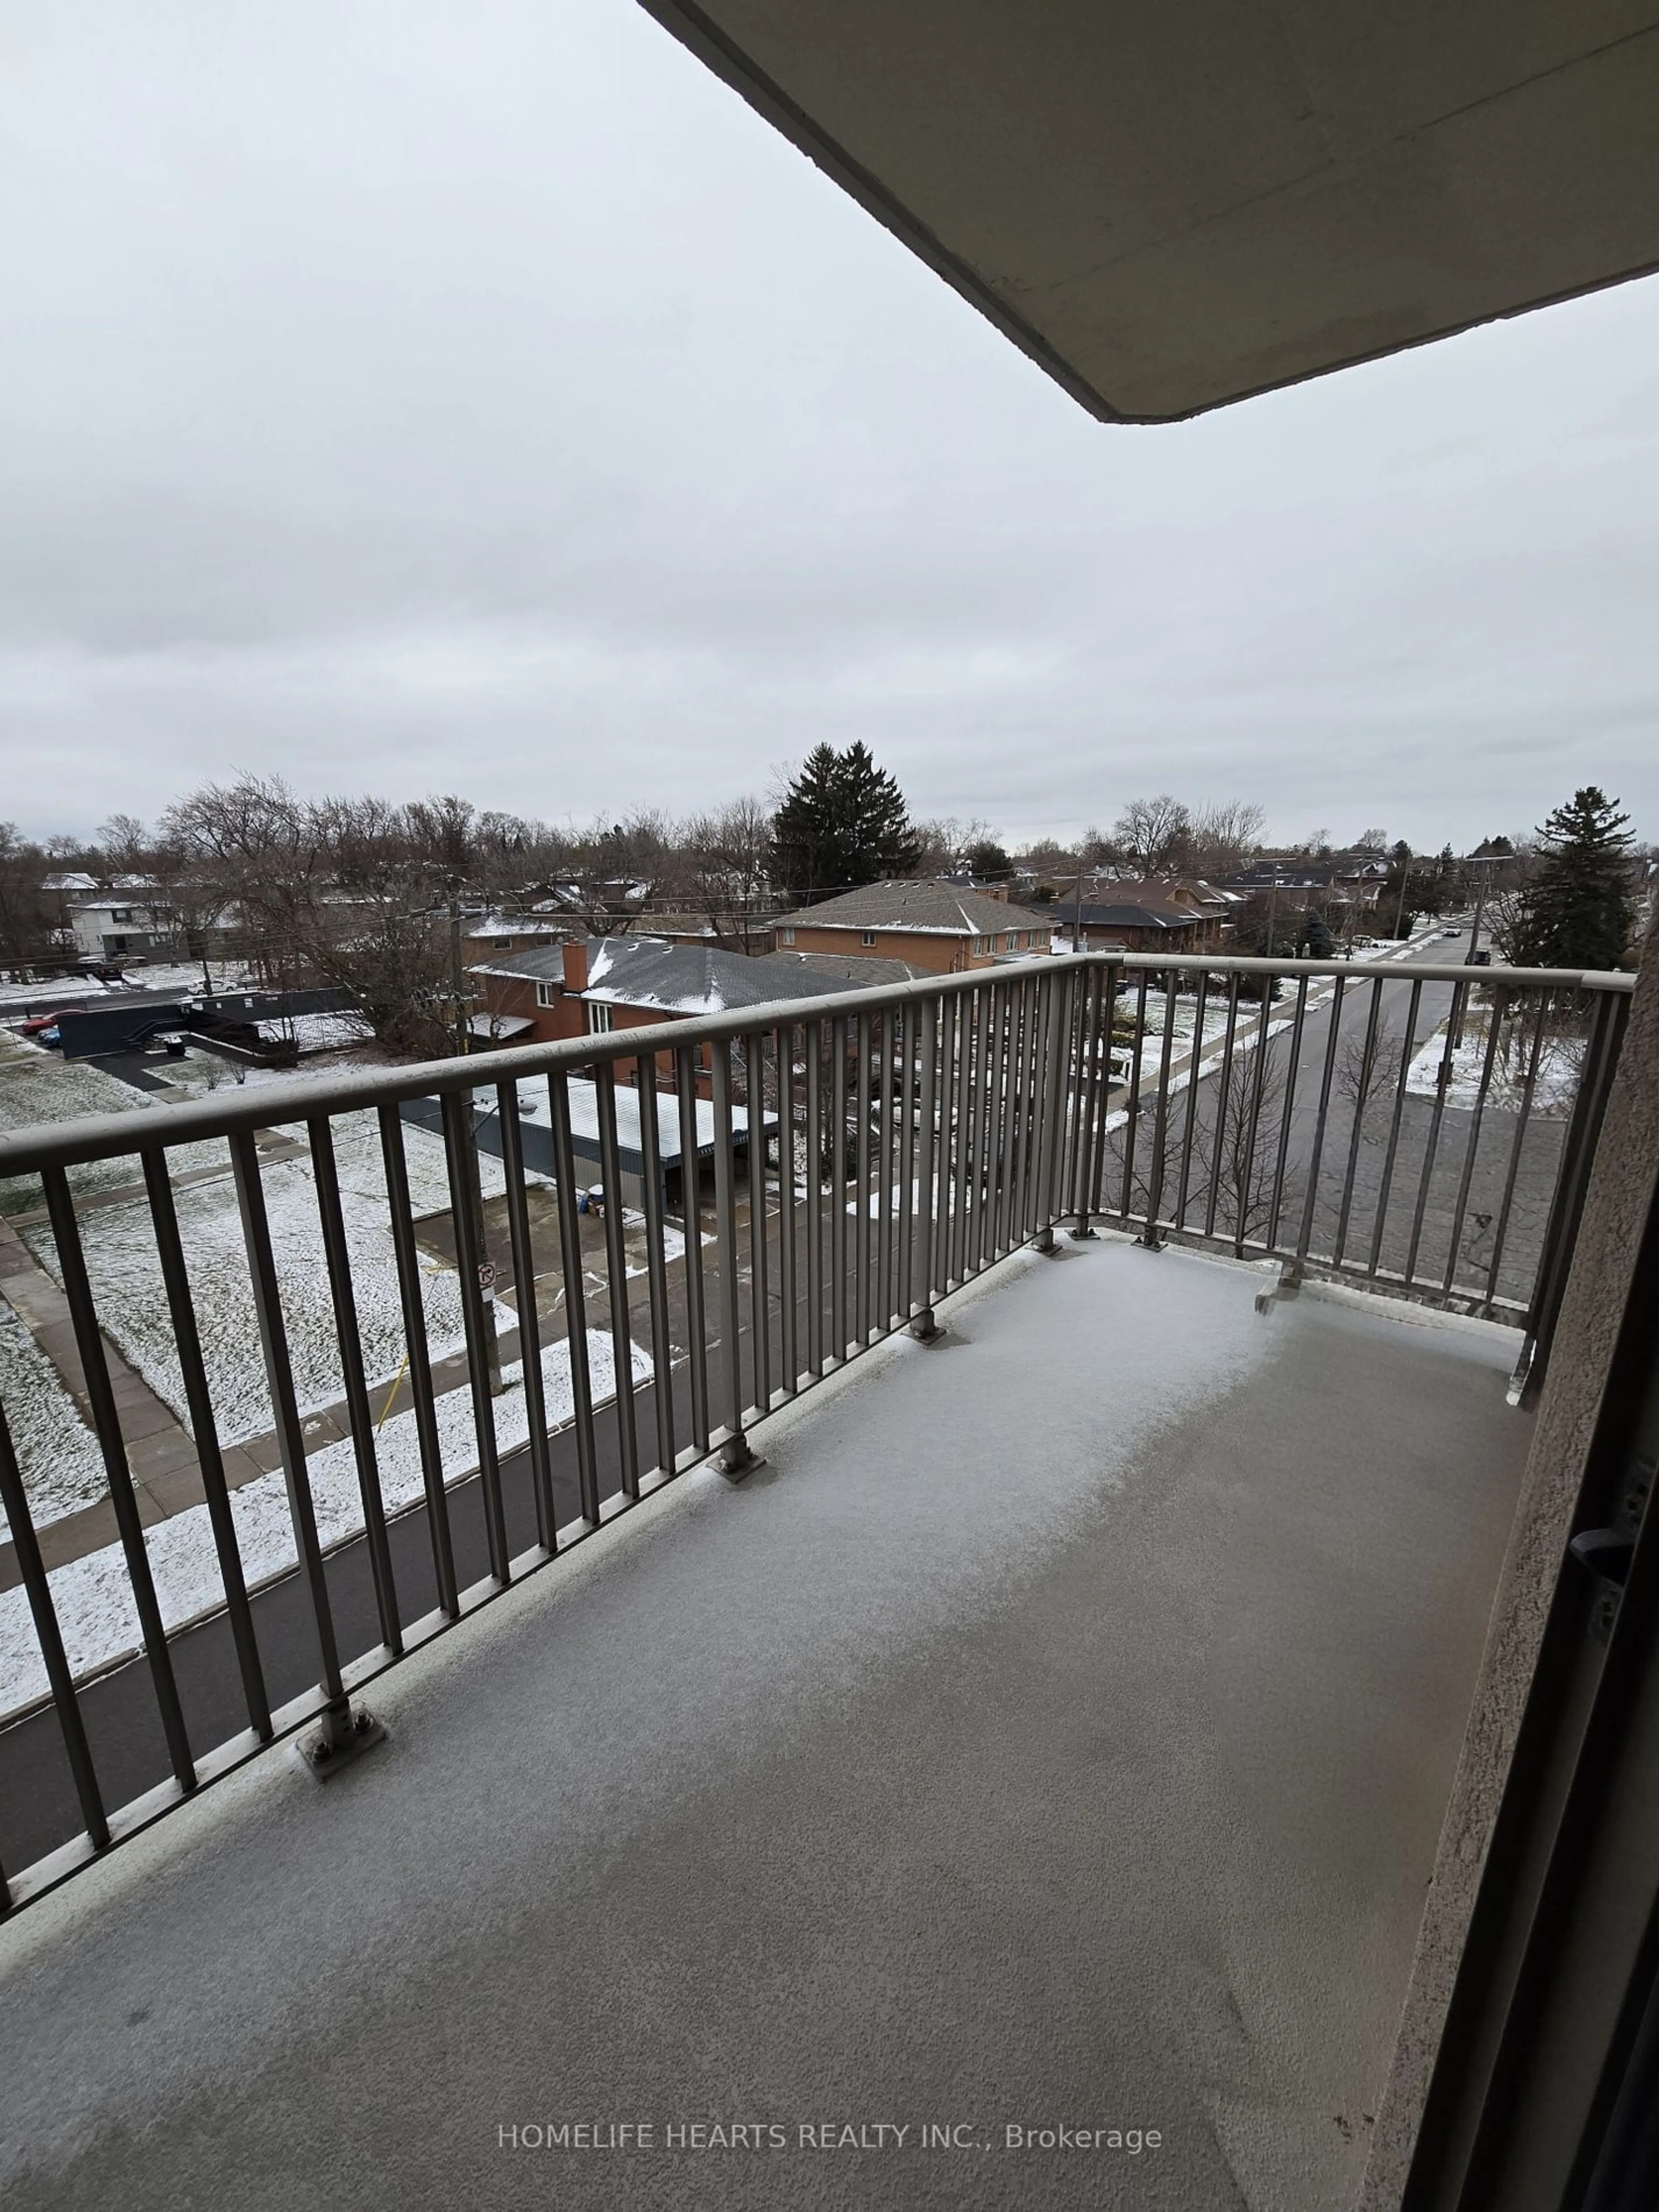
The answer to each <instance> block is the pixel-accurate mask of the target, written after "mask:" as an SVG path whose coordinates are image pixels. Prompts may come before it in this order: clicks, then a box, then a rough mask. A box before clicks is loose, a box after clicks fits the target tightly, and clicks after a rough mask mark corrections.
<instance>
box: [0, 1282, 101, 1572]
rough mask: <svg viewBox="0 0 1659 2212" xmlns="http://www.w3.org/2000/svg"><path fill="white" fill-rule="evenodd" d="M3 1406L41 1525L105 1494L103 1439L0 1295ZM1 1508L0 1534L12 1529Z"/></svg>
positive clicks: (36, 1520) (0, 1395) (0, 1392)
mask: <svg viewBox="0 0 1659 2212" xmlns="http://www.w3.org/2000/svg"><path fill="white" fill-rule="evenodd" d="M0 1405H3V1406H4V1407H5V1409H6V1426H7V1428H8V1429H9V1431H10V1432H11V1442H12V1449H13V1450H14V1451H15V1453H16V1454H17V1463H18V1466H19V1467H20V1468H21V1470H22V1474H23V1487H24V1489H25V1491H27V1493H28V1501H29V1510H30V1512H31V1514H32V1516H33V1521H34V1525H35V1527H36V1528H45V1527H46V1523H47V1522H49V1521H58V1520H61V1519H62V1518H63V1516H64V1514H65V1513H74V1512H76V1511H77V1510H79V1509H80V1508H81V1507H82V1505H90V1504H93V1503H94V1500H95V1499H97V1498H101V1497H102V1496H103V1494H104V1462H103V1460H102V1458H101V1456H100V1453H99V1449H98V1439H97V1438H96V1437H94V1435H93V1433H92V1431H91V1430H90V1429H89V1428H88V1426H87V1425H86V1423H85V1422H84V1421H83V1420H82V1419H81V1416H80V1414H79V1413H78V1412H77V1411H76V1405H75V1401H74V1399H73V1398H71V1397H70V1394H69V1392H68V1391H67V1390H66V1389H64V1386H63V1384H62V1383H61V1382H59V1380H58V1370H57V1369H56V1368H55V1367H54V1366H53V1365H52V1362H51V1360H49V1359H48V1358H47V1357H46V1353H45V1352H42V1351H41V1349H40V1346H39V1345H38V1344H37V1343H36V1342H35V1340H34V1339H33V1336H32V1335H31V1334H29V1331H28V1328H27V1325H26V1323H25V1322H23V1321H22V1320H21V1319H20V1317H19V1316H17V1315H16V1314H15V1313H14V1312H13V1311H12V1310H11V1308H10V1307H9V1305H7V1304H5V1302H4V1300H3V1299H0ZM9 1533H10V1530H9V1527H8V1524H7V1521H6V1516H5V1515H4V1513H3V1512H0V1535H6V1534H9Z"/></svg>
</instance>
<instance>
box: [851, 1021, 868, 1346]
mask: <svg viewBox="0 0 1659 2212" xmlns="http://www.w3.org/2000/svg"><path fill="white" fill-rule="evenodd" d="M856 1035H857V1037H858V1088H857V1094H856V1095H857V1102H858V1103H857V1106H856V1109H855V1110H856V1112H857V1115H858V1129H857V1133H856V1135H855V1138H854V1158H855V1161H856V1170H855V1174H854V1181H855V1182H856V1184H857V1199H858V1211H857V1212H856V1213H855V1214H854V1217H853V1312H854V1333H855V1334H856V1336H857V1339H858V1347H859V1350H860V1352H862V1351H863V1350H864V1349H865V1347H866V1346H867V1345H868V1343H869V1341H870V1176H871V1165H870V1102H871V1082H870V1052H871V1043H870V1017H869V1015H868V1014H866V1013H860V1016H859V1017H858V1028H857V1031H856Z"/></svg>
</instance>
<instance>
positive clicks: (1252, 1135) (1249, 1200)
mask: <svg viewBox="0 0 1659 2212" xmlns="http://www.w3.org/2000/svg"><path fill="white" fill-rule="evenodd" d="M1276 982H1277V979H1276V978H1275V977H1274V976H1272V975H1264V976H1263V977H1262V979H1261V1014H1260V1015H1259V1016H1258V1018H1257V1020H1256V1025H1255V1054H1254V1060H1253V1064H1252V1066H1251V1068H1250V1078H1249V1080H1250V1103H1249V1114H1248V1115H1247V1117H1246V1123H1245V1131H1244V1175H1243V1186H1242V1188H1241V1191H1240V1194H1239V1206H1238V1219H1237V1222H1236V1223H1235V1224H1234V1231H1233V1256H1234V1257H1235V1258H1236V1259H1239V1260H1242V1259H1243V1256H1244V1246H1245V1243H1246V1240H1247V1238H1248V1237H1249V1228H1250V1216H1251V1214H1252V1213H1253V1212H1255V1203H1256V1192H1257V1184H1256V1172H1255V1148H1256V1144H1257V1140H1258V1139H1259V1137H1260V1135H1261V1102H1262V1098H1263V1096H1264V1094H1265V1093H1266V1091H1267V1055H1268V1054H1269V1052H1270V1051H1271V1050H1272V1044H1271V1042H1270V1037H1269V1031H1270V1029H1271V1026H1272V1017H1273V991H1274V988H1275V987H1276ZM1264 1218H1265V1215H1264Z"/></svg>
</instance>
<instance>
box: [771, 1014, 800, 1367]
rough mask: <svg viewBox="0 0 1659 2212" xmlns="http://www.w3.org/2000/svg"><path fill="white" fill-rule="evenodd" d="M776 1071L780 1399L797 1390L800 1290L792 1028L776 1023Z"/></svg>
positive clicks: (787, 1023) (774, 1045) (793, 1033)
mask: <svg viewBox="0 0 1659 2212" xmlns="http://www.w3.org/2000/svg"><path fill="white" fill-rule="evenodd" d="M772 1053H773V1058H774V1060H775V1063H776V1066H777V1071H778V1082H777V1090H778V1356H779V1358H780V1360H781V1363H782V1370H783V1372H782V1389H783V1392H784V1395H785V1396H786V1397H788V1398H793V1396H794V1395H795V1394H796V1392H797V1391H798V1390H799V1389H800V1328H799V1297H800V1292H799V1284H798V1282H797V1269H796V1266H795V1231H796V1229H797V1226H798V1223H797V1218H796V1206H797V1200H796V1197H795V1029H794V1024H793V1022H780V1023H779V1024H778V1026H777V1028H776V1030H775V1031H774V1032H773V1038H772Z"/></svg>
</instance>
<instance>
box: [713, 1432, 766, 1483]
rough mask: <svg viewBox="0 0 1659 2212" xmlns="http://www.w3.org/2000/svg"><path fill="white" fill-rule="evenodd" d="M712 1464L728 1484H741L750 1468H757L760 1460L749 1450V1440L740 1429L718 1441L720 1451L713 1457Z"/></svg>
mask: <svg viewBox="0 0 1659 2212" xmlns="http://www.w3.org/2000/svg"><path fill="white" fill-rule="evenodd" d="M714 1464H715V1466H716V1467H718V1468H719V1469H720V1473H721V1474H723V1475H724V1476H725V1477H726V1480H727V1481H728V1482H741V1481H742V1480H743V1478H744V1475H745V1474H748V1472H749V1470H750V1468H755V1467H758V1466H759V1465H760V1459H759V1457H758V1455H757V1454H756V1453H755V1452H753V1451H752V1450H750V1444H749V1439H748V1437H746V1436H745V1435H744V1432H743V1431H742V1430H741V1429H734V1430H733V1431H732V1434H731V1435H730V1436H729V1437H722V1438H721V1439H720V1449H719V1450H718V1452H716V1454H715V1455H714Z"/></svg>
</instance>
